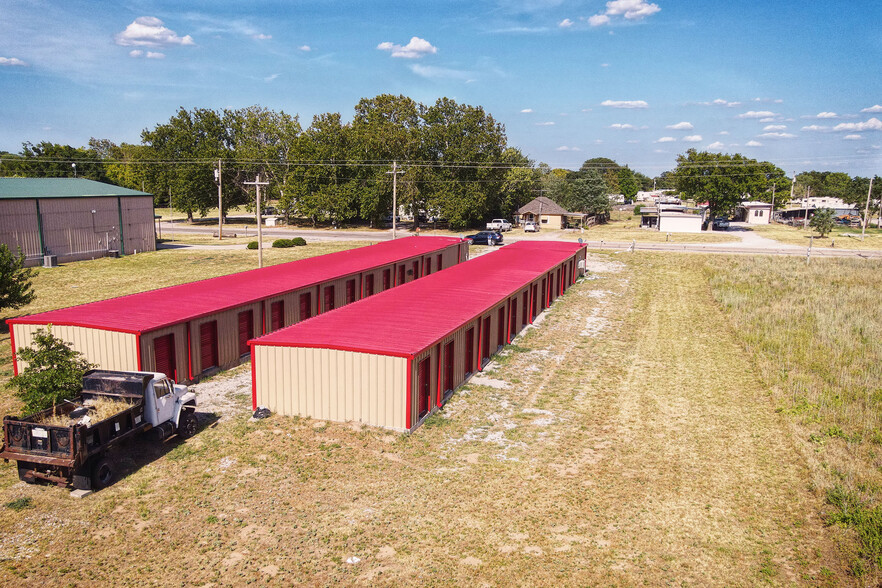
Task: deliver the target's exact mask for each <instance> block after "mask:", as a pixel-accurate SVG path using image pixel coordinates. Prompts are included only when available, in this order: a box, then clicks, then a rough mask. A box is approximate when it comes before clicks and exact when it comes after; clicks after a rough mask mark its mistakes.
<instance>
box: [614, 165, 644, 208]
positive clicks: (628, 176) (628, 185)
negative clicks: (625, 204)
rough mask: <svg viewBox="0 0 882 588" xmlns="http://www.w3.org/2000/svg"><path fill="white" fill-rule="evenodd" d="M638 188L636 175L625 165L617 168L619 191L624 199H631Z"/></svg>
mask: <svg viewBox="0 0 882 588" xmlns="http://www.w3.org/2000/svg"><path fill="white" fill-rule="evenodd" d="M639 190H640V186H638V184H637V177H636V176H635V174H634V172H632V171H631V170H630V169H628V168H627V167H623V168H621V169H619V192H618V193H621V194H623V195H624V196H625V200H633V199H634V196H636V195H637V192H638V191H639Z"/></svg>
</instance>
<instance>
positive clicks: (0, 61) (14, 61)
mask: <svg viewBox="0 0 882 588" xmlns="http://www.w3.org/2000/svg"><path fill="white" fill-rule="evenodd" d="M4 65H6V66H10V67H11V66H18V67H26V66H27V65H28V64H27V63H25V62H24V61H22V60H21V59H19V58H18V57H0V66H4Z"/></svg>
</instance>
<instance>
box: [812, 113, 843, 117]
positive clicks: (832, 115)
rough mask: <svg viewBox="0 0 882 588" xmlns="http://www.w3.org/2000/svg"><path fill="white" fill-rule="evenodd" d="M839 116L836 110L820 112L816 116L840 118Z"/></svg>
mask: <svg viewBox="0 0 882 588" xmlns="http://www.w3.org/2000/svg"><path fill="white" fill-rule="evenodd" d="M838 116H839V115H838V114H836V113H835V112H819V113H818V114H816V115H815V118H838Z"/></svg>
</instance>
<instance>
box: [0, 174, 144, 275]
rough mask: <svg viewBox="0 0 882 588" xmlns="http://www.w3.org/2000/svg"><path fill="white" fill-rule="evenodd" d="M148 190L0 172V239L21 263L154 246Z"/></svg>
mask: <svg viewBox="0 0 882 588" xmlns="http://www.w3.org/2000/svg"><path fill="white" fill-rule="evenodd" d="M153 220H154V219H153V196H152V195H150V194H147V193H146V192H139V191H137V190H129V189H127V188H120V187H119V186H114V185H112V184H105V183H103V182H94V181H92V180H85V179H81V178H0V243H5V244H6V245H7V246H8V247H9V248H10V249H11V250H12V251H18V250H19V249H21V251H22V253H24V255H25V259H26V261H25V263H26V265H39V264H40V263H42V262H43V261H44V260H43V257H44V256H54V258H53V259H54V261H57V262H66V261H76V260H80V259H93V258H95V257H105V256H107V255H126V254H129V253H135V252H140V251H154V250H155V249H156V237H155V235H154V232H153Z"/></svg>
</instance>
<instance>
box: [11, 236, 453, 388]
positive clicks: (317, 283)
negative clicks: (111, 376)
mask: <svg viewBox="0 0 882 588" xmlns="http://www.w3.org/2000/svg"><path fill="white" fill-rule="evenodd" d="M467 258H468V242H467V241H465V240H462V239H459V238H457V237H408V238H404V239H397V240H393V241H385V242H382V243H378V244H376V245H369V246H366V247H359V248H356V249H350V250H348V251H340V252H337V253H331V254H328V255H321V256H318V257H312V258H309V259H301V260H298V261H292V262H289V263H284V264H280V265H275V266H270V267H265V268H262V269H255V270H250V271H246V272H240V273H236V274H230V275H227V276H220V277H217V278H211V279H208V280H201V281H198V282H191V283H188V284H181V285H179V286H172V287H169V288H162V289H159V290H153V291H149V292H142V293H139V294H132V295H129V296H121V297H118V298H111V299H109V300H103V301H100V302H92V303H89V304H83V305H80V306H73V307H70V308H63V309H60V310H53V311H49V312H43V313H40V314H34V315H30V316H24V317H18V318H13V319H9V320H8V321H7V323H8V324H9V326H10V329H9V330H10V335H11V339H12V351H13V367H14V370H15V373H18V370H19V369H20V367H21V366H19V363H18V361H17V359H16V356H15V354H16V352H17V350H18V349H21V348H23V347H28V346H30V345H31V343H32V341H33V335H34V333H35V332H36V331H37V329H39V328H41V327H45V326H46V325H48V324H52V329H53V332H54V333H55V334H56V335H57V336H59V337H61V338H62V339H64V340H65V341H67V342H69V343H71V344H72V347H73V348H74V349H76V350H77V351H79V352H81V353H83V354H84V355H85V357H86V359H88V360H89V361H90V362H92V363H95V364H97V365H98V367H100V368H102V369H113V370H136V371H159V372H163V373H165V374H167V375H168V376H170V377H173V378H174V379H175V380H176V381H194V380H196V379H198V378H199V377H200V375H202V374H204V373H206V372H213V371H215V370H216V369H222V368H229V367H232V366H235V365H237V364H239V363H240V361H242V360H245V359H247V356H248V354H249V353H250V349H249V347H248V340H249V339H251V338H252V337H255V336H259V335H261V334H264V333H268V332H270V331H274V330H277V329H281V328H283V327H285V326H288V325H291V324H293V323H296V322H299V321H302V320H305V319H307V318H310V317H311V316H314V315H317V314H321V313H324V312H327V311H328V310H333V309H334V308H337V307H340V306H344V305H346V304H349V303H351V302H354V301H355V300H358V299H361V298H366V297H369V296H372V295H373V294H376V293H378V292H382V291H383V290H388V289H390V288H393V287H395V286H398V285H401V284H404V283H407V282H411V281H413V280H415V279H416V278H419V277H421V276H424V275H429V274H431V273H432V272H433V271H435V270H438V269H444V268H446V267H449V266H451V265H456V264H457V263H459V262H461V261H464V260H465V259H467Z"/></svg>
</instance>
